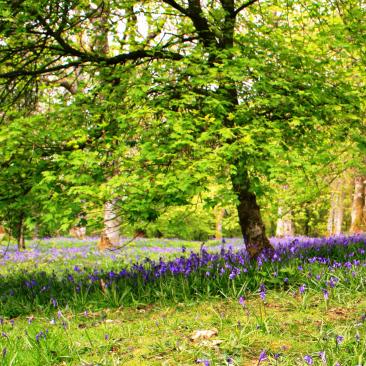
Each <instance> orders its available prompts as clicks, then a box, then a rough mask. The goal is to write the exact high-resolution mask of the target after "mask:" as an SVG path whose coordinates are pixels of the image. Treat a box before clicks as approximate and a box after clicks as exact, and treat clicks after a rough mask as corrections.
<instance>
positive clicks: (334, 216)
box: [327, 178, 345, 235]
mask: <svg viewBox="0 0 366 366" xmlns="http://www.w3.org/2000/svg"><path fill="white" fill-rule="evenodd" d="M344 184H345V182H344V179H342V178H338V179H336V180H335V181H334V182H333V184H332V192H331V196H330V209H329V217H328V225H327V230H328V235H340V234H341V233H342V223H343V214H344V197H345V191H344Z"/></svg>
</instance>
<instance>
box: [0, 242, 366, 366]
mask: <svg viewBox="0 0 366 366" xmlns="http://www.w3.org/2000/svg"><path fill="white" fill-rule="evenodd" d="M70 243H72V245H71V244H70ZM43 244H44V243H43ZM43 244H42V245H43ZM164 244H165V246H164V247H163V246H161V248H165V249H166V248H167V247H166V243H164ZM181 244H182V243H181V242H177V241H176V242H174V243H173V244H172V245H171V246H172V247H178V246H181ZM48 245H49V243H48ZM83 245H84V244H83V243H76V244H75V242H69V248H72V247H74V248H81V247H83ZM155 245H156V242H155V243H154V246H151V248H153V247H155ZM185 245H186V246H188V247H189V246H191V249H193V248H195V247H196V249H199V246H200V243H185ZM52 246H53V249H52V248H48V251H47V250H44V251H41V252H42V253H43V254H42V255H44V254H45V253H48V255H46V256H44V257H41V255H40V254H39V253H38V254H37V253H35V251H36V250H39V248H38V249H32V250H29V251H28V255H29V258H27V260H26V259H24V258H23V259H24V260H22V261H19V263H18V265H19V268H18V269H17V270H16V269H15V265H14V262H10V260H8V261H6V260H5V261H4V263H3V264H2V272H1V273H2V275H1V277H2V280H3V281H2V284H3V285H2V286H3V287H1V285H0V290H1V291H2V292H0V296H1V297H2V300H3V303H2V304H1V305H0V306H1V307H0V309H1V311H0V316H1V318H0V328H1V333H2V334H1V336H0V352H2V354H0V365H24V366H26V365H29V366H31V365H90V366H91V365H93V366H97V365H136V366H138V365H194V364H202V365H248V366H249V365H288V366H290V365H291V366H293V365H333V366H335V365H342V366H351V365H354V366H356V365H366V323H365V318H366V296H365V287H364V279H365V277H364V274H365V269H364V268H365V261H364V260H362V258H361V259H360V258H358V259H355V262H353V263H351V262H350V261H349V257H350V253H353V254H352V255H351V257H352V258H355V257H356V254H355V253H356V251H355V250H354V249H355V248H358V249H359V251H360V252H361V254H363V247H364V246H365V244H364V243H360V244H357V245H356V246H355V247H353V248H352V251H347V252H346V251H345V252H344V253H345V257H344V263H346V264H347V265H345V266H341V267H340V266H339V265H336V266H334V265H332V266H329V263H328V266H327V267H325V266H323V267H319V263H315V262H312V261H310V263H309V264H307V266H308V267H306V268H299V267H303V265H301V266H299V261H298V258H295V259H293V260H290V262H289V263H287V264H285V265H283V267H286V273H289V270H288V269H289V268H295V267H296V271H297V270H298V271H299V273H300V274H299V273H296V275H295V277H293V278H292V279H291V281H292V284H291V285H290V286H286V287H276V288H273V289H267V290H265V291H264V290H261V291H259V292H258V291H249V290H246V291H244V292H243V293H239V292H237V294H238V295H241V296H232V295H228V294H229V291H228V289H225V288H224V287H223V288H222V293H221V294H217V293H214V292H212V290H210V289H207V288H204V289H202V291H201V292H199V291H197V290H196V292H195V294H193V295H190V296H189V297H187V298H186V299H183V301H182V300H181V299H180V300H179V301H174V300H172V299H170V300H169V299H168V298H165V297H164V296H163V292H164V291H165V290H164V288H162V289H160V290H161V294H162V298H161V301H159V300H156V299H155V300H154V301H151V302H149V301H146V299H145V300H144V301H140V300H139V299H138V298H136V302H135V303H134V304H132V305H128V306H125V305H121V303H123V301H122V300H123V299H122V300H121V299H120V300H119V301H118V299H117V300H115V301H112V299H110V298H108V299H109V300H108V301H104V302H102V301H99V300H100V299H101V297H100V298H99V297H98V296H104V297H107V293H108V291H109V290H108V289H105V288H103V287H102V288H101V290H100V291H99V293H98V296H96V295H93V296H92V295H91V293H87V292H84V293H83V292H82V291H81V293H74V294H72V293H70V294H69V293H66V292H65V294H64V295H63V296H66V294H69V295H70V298H69V299H68V302H67V303H62V300H61V299H62V296H61V294H60V297H59V299H58V301H59V303H58V302H57V300H56V299H55V298H53V297H52V298H50V299H49V300H48V302H49V303H50V304H49V305H47V306H45V305H44V303H43V302H42V301H41V300H42V296H43V295H42V294H43V292H46V291H47V290H44V291H43V292H42V288H43V287H40V289H39V292H37V293H36V292H35V288H36V286H37V285H38V284H34V285H31V286H30V285H27V286H26V287H25V289H24V290H22V291H23V292H22V293H21V294H20V293H19V296H18V295H17V288H16V287H13V289H15V290H14V291H15V294H14V293H13V294H12V295H8V294H5V292H6V291H5V290H7V287H6V286H8V287H9V286H10V284H11V283H12V282H7V281H8V277H9V276H10V274H11V272H14V273H12V276H13V277H12V278H19V277H21V276H24V273H25V272H26V271H30V267H31V266H35V267H36V269H35V270H36V271H38V272H39V271H41V272H42V273H46V272H47V273H50V272H52V271H56V270H59V269H60V267H62V266H64V267H65V268H66V267H67V266H69V267H70V268H73V270H74V271H76V272H78V271H79V269H78V268H79V267H80V268H81V267H82V266H83V265H84V264H86V263H87V264H90V261H91V260H92V259H94V261H95V262H96V264H97V265H98V266H99V267H100V266H102V267H103V266H104V267H105V268H107V269H108V271H110V263H113V264H114V266H115V265H116V261H118V259H116V258H113V257H112V258H111V257H110V255H109V254H108V255H106V256H107V258H104V257H103V256H101V257H99V256H98V257H95V256H94V254H93V255H92V254H91V255H90V256H89V255H85V252H83V255H82V256H81V255H79V254H80V253H79V254H75V252H74V255H75V256H74V257H72V256H70V258H68V259H67V260H64V261H62V262H61V261H60V260H59V259H60V258H58V257H57V256H56V255H55V250H56V249H57V248H59V249H60V248H62V247H64V246H66V247H67V245H63V244H62V243H59V242H57V243H53V245H52ZM213 248H214V246H213ZM350 249H351V248H350ZM52 250H53V251H54V252H53V254H50V253H52ZM162 250H163V249H162ZM31 253H33V259H32V255H30V254H31ZM346 253H347V255H346ZM151 254H152V255H154V250H152V251H151ZM9 255H11V253H9ZM22 255H23V256H24V255H25V254H22ZM113 255H116V254H113ZM164 255H165V256H167V257H170V256H176V254H174V251H173V250H171V251H167V252H166V253H165V254H164ZM159 256H161V253H160V254H159ZM34 258H37V259H34ZM50 258H52V260H50ZM164 258H165V257H164ZM311 258H313V257H311ZM13 259H14V258H13ZM18 259H19V258H18ZM307 262H309V261H307ZM11 263H13V265H11ZM76 263H77V264H76ZM336 263H342V262H341V260H340V252H339V251H337V261H336ZM75 266H79V267H75ZM257 270H258V271H264V269H263V268H259V269H257ZM271 270H272V268H271ZM327 271H329V273H330V274H329V275H327V273H326V272H327ZM32 273H33V272H32ZM68 273H69V272H68ZM109 273H111V272H109ZM309 273H313V274H314V276H309ZM315 273H318V274H319V275H320V273H321V275H322V276H323V277H324V279H325V282H324V283H323V284H322V285H321V286H318V283H317V279H316V278H315ZM302 274H303V277H302V278H298V276H300V275H302ZM42 276H43V275H41V276H40V277H39V278H42ZM296 276H297V277H296ZM39 278H37V281H38V282H39V281H40V280H39ZM295 278H298V279H299V281H300V282H299V281H297V282H296V281H295V280H294V279H295ZM305 278H308V280H309V281H308V282H306V285H305V284H304V285H301V286H300V287H299V286H298V283H302V281H305V280H304V279H305ZM349 278H351V279H352V280H351V281H350V280H349ZM23 280H24V278H22V281H23ZM236 280H237V281H238V282H239V283H242V282H243V279H242V278H237V279H236ZM249 280H250V279H249ZM254 280H255V279H254V278H253V281H254ZM24 281H26V280H24ZM47 281H50V279H47ZM75 281H76V280H75ZM100 281H101V280H100ZM4 283H5V285H4ZM233 283H234V282H229V285H228V286H232V284H233ZM312 283H313V286H312ZM161 285H162V282H161V283H160V286H161ZM323 285H324V286H323ZM32 286H33V287H32ZM99 286H100V284H99ZM146 286H148V284H147V285H146ZM204 286H210V282H209V281H208V282H205V283H204ZM267 286H268V285H267ZM29 287H31V288H30V289H29ZM249 287H250V286H249ZM19 288H20V287H19ZM27 289H28V290H29V291H33V292H32V294H33V295H32V296H33V298H31V297H30V296H29V293H27V297H22V296H25V295H24V293H25V291H26V290H27ZM9 290H10V291H11V290H12V289H9ZM18 290H19V289H18ZM37 291H38V290H37ZM118 294H119V292H111V293H110V294H109V293H108V296H117V295H118ZM9 296H13V298H12V299H10V300H12V302H11V301H10V300H9V299H8V297H9ZM26 299H29V302H30V303H27V300H26ZM76 303H77V305H75V304H76ZM11 305H13V306H14V308H11Z"/></svg>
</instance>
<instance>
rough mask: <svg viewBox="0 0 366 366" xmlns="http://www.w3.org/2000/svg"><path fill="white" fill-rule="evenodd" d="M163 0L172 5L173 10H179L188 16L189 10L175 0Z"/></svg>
mask: <svg viewBox="0 0 366 366" xmlns="http://www.w3.org/2000/svg"><path fill="white" fill-rule="evenodd" d="M163 2H164V3H165V4H168V5H170V6H171V7H173V8H174V9H175V10H178V11H179V12H181V13H182V14H184V15H187V16H189V11H188V9H186V8H184V7H183V6H181V5H179V4H178V3H177V2H176V1H175V0H163Z"/></svg>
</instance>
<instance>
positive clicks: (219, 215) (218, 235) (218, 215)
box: [215, 207, 225, 240]
mask: <svg viewBox="0 0 366 366" xmlns="http://www.w3.org/2000/svg"><path fill="white" fill-rule="evenodd" d="M224 215H225V209H224V208H221V207H216V209H215V219H216V230H215V239H216V240H221V239H222V221H223V219H224Z"/></svg>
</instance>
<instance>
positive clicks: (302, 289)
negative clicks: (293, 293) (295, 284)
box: [299, 284, 306, 295]
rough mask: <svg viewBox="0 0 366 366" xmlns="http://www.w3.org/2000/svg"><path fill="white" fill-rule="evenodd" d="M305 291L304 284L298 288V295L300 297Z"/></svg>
mask: <svg viewBox="0 0 366 366" xmlns="http://www.w3.org/2000/svg"><path fill="white" fill-rule="evenodd" d="M305 289H306V285H305V284H302V285H301V286H300V287H299V292H300V294H301V295H302V294H303V293H304V292H305Z"/></svg>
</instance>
